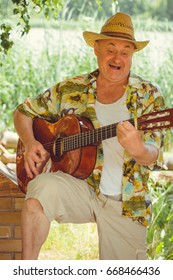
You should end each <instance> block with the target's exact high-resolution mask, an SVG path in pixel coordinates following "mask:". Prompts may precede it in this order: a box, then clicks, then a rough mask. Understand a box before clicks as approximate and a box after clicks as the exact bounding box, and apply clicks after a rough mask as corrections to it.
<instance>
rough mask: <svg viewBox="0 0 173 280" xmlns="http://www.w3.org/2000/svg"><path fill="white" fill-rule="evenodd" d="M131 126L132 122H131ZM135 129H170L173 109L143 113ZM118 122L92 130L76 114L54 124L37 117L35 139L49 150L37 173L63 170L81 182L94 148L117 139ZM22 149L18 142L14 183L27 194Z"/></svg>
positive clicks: (92, 160) (91, 165) (92, 162)
mask: <svg viewBox="0 0 173 280" xmlns="http://www.w3.org/2000/svg"><path fill="white" fill-rule="evenodd" d="M129 122H130V123H132V124H133V125H134V120H133V119H130V120H129ZM137 123H138V129H139V130H143V131H153V130H160V129H166V128H170V127H173V108H170V109H165V110H161V111H158V112H152V113H149V114H144V115H142V116H141V117H139V118H138V120H137ZM116 126H117V123H115V124H111V125H107V126H103V127H100V128H97V129H95V128H94V127H93V124H92V122H91V121H90V120H89V119H88V118H85V117H81V116H79V115H72V114H69V115H66V116H65V117H63V118H62V119H60V120H59V121H58V122H56V123H50V122H47V121H45V120H43V119H40V118H35V119H34V120H33V131H34V136H35V138H36V139H37V140H38V141H40V142H41V143H42V145H43V146H44V148H45V149H46V150H47V151H48V155H49V156H48V158H47V159H46V161H45V162H43V163H42V164H41V165H39V166H37V169H38V171H39V173H43V172H55V171H58V170H60V171H63V172H65V173H68V174H71V175H72V176H74V177H77V178H80V179H86V178H87V177H88V176H89V175H90V174H91V172H92V171H93V169H94V166H95V161H96V154H97V146H98V145H99V144H100V142H101V141H103V140H105V139H108V138H112V137H115V136H116ZM24 152H25V148H24V145H23V143H22V141H21V140H20V139H19V141H18V146H17V156H16V164H17V170H16V171H17V180H18V185H19V188H20V189H21V190H22V192H24V193H26V189H27V184H28V183H29V181H30V180H31V179H30V178H28V177H27V174H26V171H25V168H24Z"/></svg>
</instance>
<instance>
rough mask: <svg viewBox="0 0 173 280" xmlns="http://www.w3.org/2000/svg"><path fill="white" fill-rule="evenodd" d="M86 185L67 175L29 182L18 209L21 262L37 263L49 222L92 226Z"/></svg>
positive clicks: (40, 176) (40, 178) (60, 173)
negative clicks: (89, 224) (24, 260)
mask: <svg viewBox="0 0 173 280" xmlns="http://www.w3.org/2000/svg"><path fill="white" fill-rule="evenodd" d="M91 196H92V195H91V191H90V187H89V186H88V184H87V183H86V182H85V181H83V180H79V179H76V178H74V177H72V176H70V175H68V174H65V173H62V172H57V173H44V174H41V175H39V176H37V177H36V178H35V179H34V180H32V181H30V183H29V185H28V188H27V195H26V200H25V202H24V206H23V209H22V251H23V253H22V258H23V259H37V258H38V255H39V252H40V249H41V246H42V245H43V243H44V241H45V240H46V238H47V235H48V233H49V228H50V222H51V221H52V220H54V219H56V220H57V221H58V222H60V223H61V222H62V223H63V222H64V223H68V222H69V223H88V222H94V221H95V220H94V216H93V211H92V207H91Z"/></svg>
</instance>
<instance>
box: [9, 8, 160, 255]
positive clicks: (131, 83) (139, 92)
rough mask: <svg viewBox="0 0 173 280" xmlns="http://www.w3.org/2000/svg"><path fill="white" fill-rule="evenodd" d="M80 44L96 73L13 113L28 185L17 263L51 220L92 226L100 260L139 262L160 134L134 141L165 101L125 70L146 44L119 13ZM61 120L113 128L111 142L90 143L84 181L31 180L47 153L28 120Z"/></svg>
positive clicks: (60, 177) (62, 177) (34, 249)
mask: <svg viewBox="0 0 173 280" xmlns="http://www.w3.org/2000/svg"><path fill="white" fill-rule="evenodd" d="M83 36H84V39H85V41H86V42H87V44H88V45H90V46H91V47H93V48H94V53H95V55H96V58H97V61H98V69H97V70H96V71H94V72H92V73H90V74H86V75H81V76H77V77H74V78H72V79H67V80H65V81H63V82H61V83H58V84H57V85H55V86H54V87H52V88H50V89H49V90H47V91H46V92H44V93H43V94H40V95H39V96H37V97H36V98H27V99H26V100H25V101H24V103H23V104H21V105H19V106H18V108H17V109H16V111H15V112H14V123H15V127H16V130H17V132H18V134H19V136H20V138H21V140H22V142H23V144H24V146H25V169H26V173H27V175H28V177H29V178H30V179H31V181H30V183H29V184H28V186H27V194H26V200H25V202H24V205H23V210H22V240H23V242H22V247H23V259H37V258H38V255H39V251H40V248H41V246H42V244H43V243H44V242H45V240H46V238H47V235H48V232H49V228H50V223H51V221H52V220H54V219H55V220H57V221H58V222H59V223H88V222H96V223H97V227H98V236H99V258H100V259H114V260H115V259H121V260H125V259H129V260H130V259H146V242H145V239H146V229H147V226H148V225H149V223H150V220H151V199H150V194H149V189H148V186H147V181H148V176H149V171H150V170H152V169H153V168H154V167H155V166H157V167H158V166H161V164H162V162H161V147H162V144H163V139H162V134H161V132H151V131H148V132H145V133H141V132H140V131H139V130H138V129H137V126H136V125H137V117H139V116H141V115H142V114H145V113H148V112H152V111H157V110H160V109H164V101H163V98H162V96H161V94H160V93H159V90H158V88H157V87H156V86H154V85H153V84H152V83H150V82H147V81H145V80H143V79H142V78H140V77H138V76H136V75H134V74H132V73H131V71H130V69H131V64H132V57H133V54H134V53H135V52H137V51H140V50H142V49H143V48H144V47H145V46H146V45H147V44H148V41H143V42H139V41H136V40H135V38H134V30H133V24H132V21H131V18H130V16H129V15H128V14H124V13H116V14H115V15H113V16H112V17H111V18H110V19H108V20H107V21H106V23H105V24H104V25H103V27H102V29H101V32H100V33H99V34H98V33H93V32H84V33H83ZM67 114H75V115H80V116H82V117H87V118H89V119H90V120H91V121H92V123H93V125H94V128H95V129H97V128H99V127H100V126H101V127H102V126H107V125H110V124H113V123H118V125H117V130H116V132H117V137H115V136H114V135H115V134H113V137H109V138H108V139H105V138H104V139H105V140H103V141H101V142H100V143H97V156H96V161H95V166H94V168H93V171H92V172H91V174H90V175H88V177H87V178H86V179H84V180H83V179H80V178H76V177H74V176H72V175H70V174H67V173H65V172H62V171H61V170H58V171H57V172H50V173H42V174H40V175H39V174H38V169H37V166H38V165H39V164H40V163H41V162H44V161H45V160H46V158H47V156H48V152H47V151H46V150H45V149H44V147H43V145H42V144H41V143H40V142H39V141H37V140H36V139H35V137H34V133H33V128H32V124H33V119H34V118H35V117H39V118H43V119H45V120H47V121H51V122H53V121H57V120H59V119H62V118H63V117H64V116H65V115H67ZM130 118H133V119H134V121H135V126H133V125H132V124H131V122H130V121H127V120H128V119H130ZM114 130H115V128H114Z"/></svg>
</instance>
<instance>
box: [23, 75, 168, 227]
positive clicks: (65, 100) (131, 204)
mask: <svg viewBox="0 0 173 280" xmlns="http://www.w3.org/2000/svg"><path fill="white" fill-rule="evenodd" d="M98 74H99V70H95V71H94V72H92V73H90V74H85V75H81V76H76V77H74V78H70V79H66V80H65V81H63V82H60V83H58V84H56V85H55V86H53V87H52V88H49V89H48V90H46V91H45V92H44V93H42V94H40V95H38V96H37V97H35V98H32V97H29V98H27V99H26V100H25V101H24V103H23V104H20V105H19V106H18V110H19V111H20V112H21V113H23V114H25V115H27V116H29V117H31V118H35V117H39V118H43V119H45V120H47V121H50V122H56V121H58V120H59V119H60V118H62V117H63V116H65V115H67V114H79V115H81V116H84V117H88V118H89V119H90V120H91V121H92V123H93V125H94V127H95V128H99V127H100V123H99V121H98V119H97V116H96V112H95V108H94V105H95V101H96V97H97V88H96V79H97V76H98ZM126 91H127V100H126V105H127V108H128V110H129V112H130V115H131V118H133V119H134V121H135V123H136V124H137V122H138V120H137V119H138V117H140V116H141V115H142V114H146V113H149V112H153V111H158V110H162V109H164V100H163V97H162V96H161V94H160V92H159V89H158V87H157V86H156V85H153V84H151V83H150V82H148V81H146V80H143V79H142V78H141V77H139V76H137V75H135V74H133V73H130V75H129V82H128V86H127V87H126ZM143 138H144V142H145V143H147V144H152V145H155V146H156V147H158V148H159V149H160V153H159V156H158V159H157V161H156V162H155V163H154V164H152V165H151V166H142V165H139V164H137V163H136V162H135V160H133V158H131V157H130V156H129V155H128V154H127V152H126V151H125V152H124V164H123V176H122V215H123V216H127V217H131V218H133V220H135V221H137V222H139V223H141V224H142V225H145V226H147V225H149V223H150V221H151V198H150V193H149V189H148V186H147V182H148V178H149V173H150V171H151V170H153V169H155V168H157V169H158V168H161V167H162V147H163V134H162V132H161V131H148V132H145V133H144V135H143ZM103 156H104V154H103V147H102V144H101V143H100V145H99V146H98V147H97V158H96V163H95V168H94V170H93V172H92V173H91V174H90V175H89V177H88V178H87V179H86V180H87V182H88V184H89V185H91V186H92V187H93V188H94V190H95V192H96V194H99V191H100V190H99V183H100V178H101V174H102V166H103Z"/></svg>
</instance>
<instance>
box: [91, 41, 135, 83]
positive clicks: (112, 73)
mask: <svg viewBox="0 0 173 280" xmlns="http://www.w3.org/2000/svg"><path fill="white" fill-rule="evenodd" d="M94 52H95V55H96V56H97V61H98V67H99V70H100V76H101V77H102V78H103V79H106V80H109V81H110V82H121V81H122V83H123V82H124V81H125V80H127V79H128V75H129V71H130V68H131V64H132V56H133V53H134V44H133V43H131V42H127V41H121V40H115V39H110V40H107V39H106V40H98V41H97V42H95V44H94Z"/></svg>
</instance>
